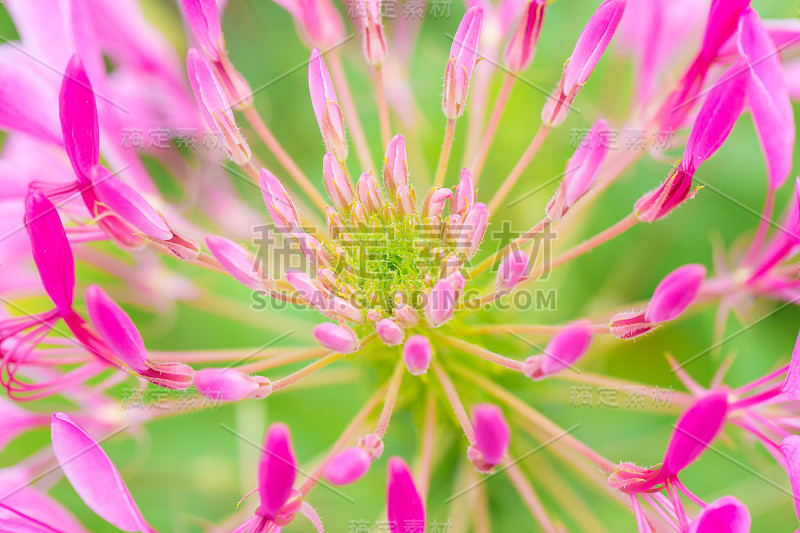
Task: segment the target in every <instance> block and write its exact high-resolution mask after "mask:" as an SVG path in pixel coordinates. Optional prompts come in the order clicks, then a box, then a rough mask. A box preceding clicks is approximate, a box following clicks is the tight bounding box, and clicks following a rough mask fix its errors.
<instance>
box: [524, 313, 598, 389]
mask: <svg viewBox="0 0 800 533" xmlns="http://www.w3.org/2000/svg"><path fill="white" fill-rule="evenodd" d="M591 343H592V327H591V324H590V323H589V321H588V320H578V321H576V322H573V323H571V324H568V325H566V326H564V327H563V328H562V329H561V330H560V331H559V332H558V333H556V334H555V335H553V337H552V338H551V339H550V342H548V343H547V347H546V348H545V350H544V353H543V354H542V355H532V356H530V357H528V359H526V360H525V365H524V368H523V372H524V373H525V375H526V376H528V377H529V378H531V379H536V380H539V379H543V378H546V377H547V376H550V375H552V374H555V373H558V372H561V371H562V370H564V369H565V368H571V367H572V366H573V365H574V364H575V363H576V362H577V361H578V360H579V359H581V358H582V357H583V356H584V355H586V352H588V351H589V346H591Z"/></svg>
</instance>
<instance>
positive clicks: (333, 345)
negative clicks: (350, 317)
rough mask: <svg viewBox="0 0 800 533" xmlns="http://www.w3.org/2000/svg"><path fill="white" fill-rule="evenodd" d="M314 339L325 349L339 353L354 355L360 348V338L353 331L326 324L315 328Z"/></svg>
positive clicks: (344, 327)
mask: <svg viewBox="0 0 800 533" xmlns="http://www.w3.org/2000/svg"><path fill="white" fill-rule="evenodd" d="M314 337H315V338H316V339H317V341H319V343H320V344H321V345H323V346H324V347H325V348H327V349H329V350H332V351H334V352H338V353H345V354H347V353H353V352H356V351H357V350H358V348H359V343H358V337H356V334H355V333H354V332H353V330H352V329H350V328H348V327H347V326H340V325H339V324H333V323H330V322H325V323H322V324H319V325H318V326H316V327H315V328H314Z"/></svg>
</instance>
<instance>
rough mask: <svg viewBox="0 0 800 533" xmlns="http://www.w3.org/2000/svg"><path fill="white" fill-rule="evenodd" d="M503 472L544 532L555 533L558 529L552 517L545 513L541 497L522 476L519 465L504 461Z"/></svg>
mask: <svg viewBox="0 0 800 533" xmlns="http://www.w3.org/2000/svg"><path fill="white" fill-rule="evenodd" d="M503 471H504V472H505V474H506V475H507V476H508V479H510V480H511V483H513V485H514V487H515V488H516V489H517V492H518V493H519V495H520V496H521V497H522V499H523V501H524V502H525V504H526V505H527V506H528V509H530V511H531V514H532V515H533V518H534V519H536V521H537V522H539V525H540V526H542V531H544V532H545V533H555V532H556V528H555V526H554V525H553V522H551V521H550V517H549V516H547V511H545V509H544V506H543V505H542V502H541V500H539V496H538V495H537V494H536V491H535V490H534V489H533V486H532V485H531V484H530V483H529V482H528V480H527V479H526V478H525V476H524V475H523V474H522V472H521V471H520V469H519V467H518V466H517V463H516V462H514V461H510V460H508V459H504V460H503Z"/></svg>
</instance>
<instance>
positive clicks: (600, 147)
mask: <svg viewBox="0 0 800 533" xmlns="http://www.w3.org/2000/svg"><path fill="white" fill-rule="evenodd" d="M608 139H609V130H608V123H607V122H606V121H605V120H603V119H600V120H598V121H597V122H595V123H594V125H593V126H592V129H591V130H589V133H588V134H587V135H586V137H585V138H584V139H583V140H582V141H581V144H580V146H579V147H578V149H577V150H575V153H574V154H573V155H572V157H571V158H570V160H569V162H568V163H567V168H566V170H565V171H564V181H563V182H562V185H563V187H564V194H565V201H566V206H567V208H569V207H572V205H573V204H574V203H575V202H577V201H578V199H579V198H580V197H581V196H583V195H584V194H586V193H587V192H589V189H591V188H592V185H594V182H595V180H596V179H597V176H598V175H599V174H600V167H601V166H602V165H603V162H604V161H605V159H606V155H608Z"/></svg>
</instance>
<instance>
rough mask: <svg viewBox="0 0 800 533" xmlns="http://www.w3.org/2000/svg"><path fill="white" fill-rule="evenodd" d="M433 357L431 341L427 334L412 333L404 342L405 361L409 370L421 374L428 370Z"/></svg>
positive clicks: (415, 374)
mask: <svg viewBox="0 0 800 533" xmlns="http://www.w3.org/2000/svg"><path fill="white" fill-rule="evenodd" d="M431 359H433V347H432V346H431V341H429V340H428V337H426V336H425V335H412V336H411V337H409V338H408V339H406V342H405V343H404V344H403V361H404V362H405V363H406V367H407V368H408V371H409V372H411V374H412V375H414V376H419V375H420V374H424V373H425V372H427V371H428V367H429V366H430V364H431Z"/></svg>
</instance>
